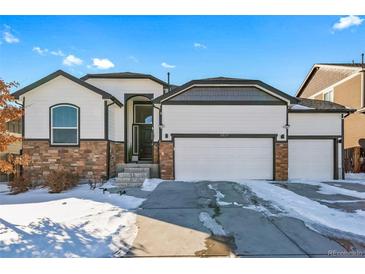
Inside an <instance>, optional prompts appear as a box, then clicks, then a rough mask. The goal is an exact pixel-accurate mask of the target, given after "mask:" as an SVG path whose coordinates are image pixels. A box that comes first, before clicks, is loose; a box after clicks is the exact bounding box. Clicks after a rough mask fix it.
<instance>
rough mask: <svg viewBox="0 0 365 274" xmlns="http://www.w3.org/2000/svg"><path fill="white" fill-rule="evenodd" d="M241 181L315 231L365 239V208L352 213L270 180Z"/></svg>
mask: <svg viewBox="0 0 365 274" xmlns="http://www.w3.org/2000/svg"><path fill="white" fill-rule="evenodd" d="M239 183H240V184H242V185H244V186H247V187H249V188H250V189H251V191H253V192H254V193H255V194H256V195H257V196H258V197H260V198H262V199H264V200H266V201H270V202H272V203H273V205H275V206H276V207H278V208H281V209H282V211H283V213H284V214H287V215H289V216H292V217H295V218H298V219H301V220H303V221H304V222H305V223H306V225H307V226H309V227H311V228H313V229H315V230H319V231H321V232H323V233H327V234H331V235H332V236H336V235H337V236H338V235H339V234H340V235H341V236H343V237H350V238H356V239H361V241H364V239H365V211H362V210H358V211H356V212H355V213H348V212H344V211H341V210H337V209H333V208H329V207H327V206H325V205H323V204H320V203H319V202H317V201H313V200H311V199H309V198H307V197H304V196H301V195H298V194H296V193H294V192H292V191H290V190H288V189H284V188H282V187H280V186H277V185H274V184H272V183H270V182H266V181H260V182H258V181H248V180H243V181H240V182H239ZM302 183H304V181H303V182H302ZM308 183H309V181H305V184H308ZM311 184H313V185H318V184H319V185H320V186H321V187H322V184H321V183H318V182H312V183H311ZM323 185H325V184H323ZM324 187H325V188H324V190H325V192H327V193H330V194H335V193H342V194H345V193H346V195H349V194H352V196H353V197H357V198H360V197H361V198H363V196H362V195H363V193H360V192H356V191H351V190H345V189H342V190H340V189H339V188H338V187H330V186H328V187H327V185H325V186H324ZM355 192H356V193H355Z"/></svg>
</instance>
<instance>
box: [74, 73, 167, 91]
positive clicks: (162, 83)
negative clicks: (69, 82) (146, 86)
mask: <svg viewBox="0 0 365 274" xmlns="http://www.w3.org/2000/svg"><path fill="white" fill-rule="evenodd" d="M92 78H94V79H149V80H151V81H154V82H156V83H159V84H160V85H162V86H163V87H164V88H166V87H168V86H169V85H168V83H166V82H164V81H162V80H161V79H158V78H156V77H155V76H153V75H145V76H143V75H141V76H123V77H121V76H118V75H115V76H110V75H109V76H105V75H102V74H100V75H98V74H86V75H84V76H82V77H81V78H80V80H82V81H86V80H88V79H92Z"/></svg>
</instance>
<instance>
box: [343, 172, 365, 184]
mask: <svg viewBox="0 0 365 274" xmlns="http://www.w3.org/2000/svg"><path fill="white" fill-rule="evenodd" d="M345 179H348V180H356V181H357V180H359V181H360V182H356V183H358V184H365V173H346V174H345Z"/></svg>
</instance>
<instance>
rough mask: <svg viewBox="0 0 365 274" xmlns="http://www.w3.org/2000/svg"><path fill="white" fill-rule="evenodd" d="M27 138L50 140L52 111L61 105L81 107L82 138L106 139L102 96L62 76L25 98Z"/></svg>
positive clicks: (29, 93) (26, 95)
mask: <svg viewBox="0 0 365 274" xmlns="http://www.w3.org/2000/svg"><path fill="white" fill-rule="evenodd" d="M24 96H25V138H49V108H50V107H51V106H52V105H55V104H60V103H70V104H74V105H77V106H78V107H80V138H81V139H85V138H86V139H101V138H104V100H102V97H101V95H99V94H96V93H95V92H93V91H90V90H89V89H87V88H85V87H83V86H81V85H78V84H76V83H74V82H73V81H71V80H69V79H67V78H65V77H63V76H58V77H56V78H55V79H53V80H51V81H49V82H47V83H45V84H43V85H41V86H39V87H37V88H35V89H33V90H32V91H29V92H28V93H26V94H25V95H24Z"/></svg>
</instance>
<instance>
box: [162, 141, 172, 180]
mask: <svg viewBox="0 0 365 274" xmlns="http://www.w3.org/2000/svg"><path fill="white" fill-rule="evenodd" d="M159 156H160V174H161V179H164V180H173V179H174V144H173V143H172V142H160V144H159Z"/></svg>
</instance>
